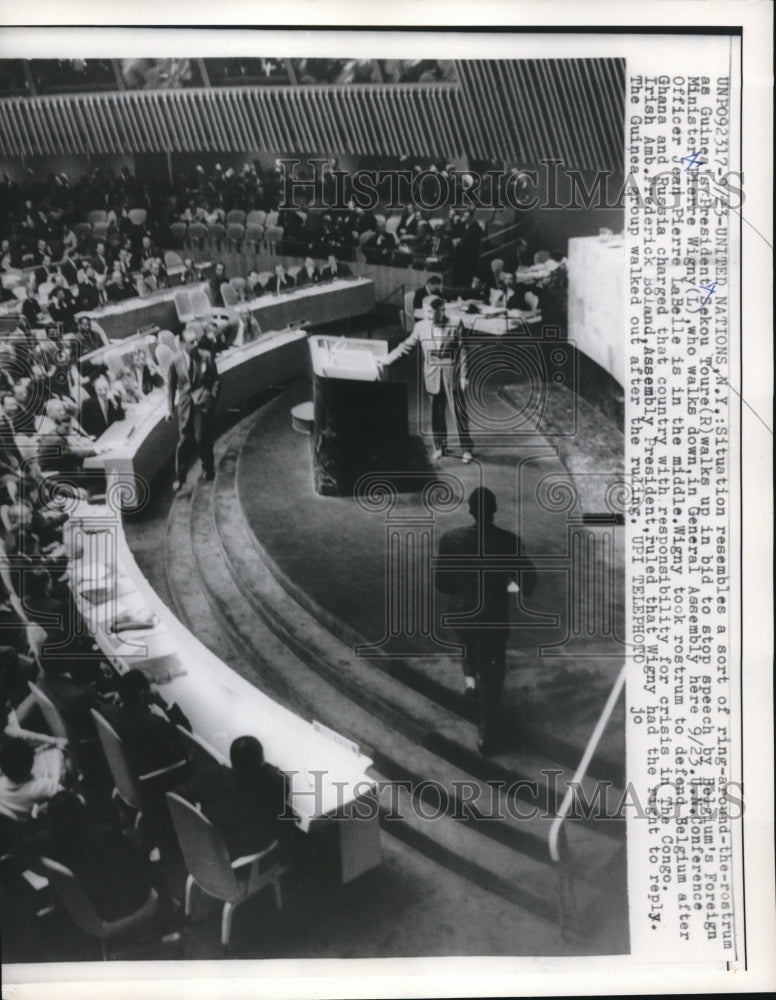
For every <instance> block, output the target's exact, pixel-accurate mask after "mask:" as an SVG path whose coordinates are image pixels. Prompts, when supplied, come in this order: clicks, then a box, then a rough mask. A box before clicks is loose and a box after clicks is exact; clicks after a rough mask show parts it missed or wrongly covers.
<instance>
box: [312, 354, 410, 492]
mask: <svg viewBox="0 0 776 1000" xmlns="http://www.w3.org/2000/svg"><path fill="white" fill-rule="evenodd" d="M309 344H310V356H311V360H312V368H313V405H314V411H315V424H314V429H313V474H314V480H315V490H316V492H317V493H320V494H321V495H322V496H337V497H341V496H352V495H353V487H354V486H355V484H356V483H357V482H358V479H359V478H360V477H361V476H362V475H364V474H365V473H367V472H390V471H401V470H402V469H405V468H406V463H407V450H408V442H409V425H408V420H407V388H406V386H405V385H403V384H402V383H397V382H388V381H385V380H383V379H382V378H381V376H380V371H379V369H378V366H377V359H378V358H379V357H384V356H385V355H386V354H387V353H388V344H387V343H386V341H384V340H359V339H355V338H345V337H336V336H323V335H314V336H311V337H310V340H309Z"/></svg>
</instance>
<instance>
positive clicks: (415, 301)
mask: <svg viewBox="0 0 776 1000" xmlns="http://www.w3.org/2000/svg"><path fill="white" fill-rule="evenodd" d="M430 295H436V296H437V297H438V298H441V297H442V296H441V294H440V293H437V292H430V291H429V290H428V289H427V288H426V286H425V285H423V287H422V288H418V289H417V290H416V291H415V294H414V295H413V296H412V308H413V309H421V308H422V307H423V300H424V299H427V298H428V297H429V296H430Z"/></svg>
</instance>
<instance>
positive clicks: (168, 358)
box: [156, 344, 178, 379]
mask: <svg viewBox="0 0 776 1000" xmlns="http://www.w3.org/2000/svg"><path fill="white" fill-rule="evenodd" d="M177 353H178V352H177V351H175V350H173V348H172V347H168V346H167V345H166V344H159V346H158V347H157V348H156V360H157V362H158V364H159V368H160V369H161V372H162V376H163V378H165V379H166V378H167V374H168V372H169V371H170V367H171V366H172V363H173V361H174V360H175V355H176V354H177Z"/></svg>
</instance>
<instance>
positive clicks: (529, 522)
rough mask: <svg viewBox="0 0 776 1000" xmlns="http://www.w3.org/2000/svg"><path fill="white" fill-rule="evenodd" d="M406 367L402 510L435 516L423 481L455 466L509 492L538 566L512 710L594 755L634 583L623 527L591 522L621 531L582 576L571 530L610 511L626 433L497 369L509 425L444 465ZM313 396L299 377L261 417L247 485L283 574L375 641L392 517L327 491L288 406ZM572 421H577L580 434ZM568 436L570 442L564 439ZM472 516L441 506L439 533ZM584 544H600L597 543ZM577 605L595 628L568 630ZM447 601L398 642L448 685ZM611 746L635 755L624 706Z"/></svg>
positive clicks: (555, 391) (463, 480)
mask: <svg viewBox="0 0 776 1000" xmlns="http://www.w3.org/2000/svg"><path fill="white" fill-rule="evenodd" d="M394 372H395V374H394V377H395V378H403V379H405V380H406V381H407V383H408V386H409V395H410V427H411V433H414V435H415V448H414V450H413V454H414V455H416V456H420V458H419V459H418V461H417V462H416V464H415V465H414V467H413V470H412V471H413V473H415V474H416V475H415V477H414V478H413V479H412V480H411V483H410V488H408V489H407V490H406V491H405V492H401V493H399V495H398V497H397V502H396V507H395V510H394V512H393V514H394V515H397V514H398V515H402V516H405V515H409V516H412V515H419V516H421V517H422V516H423V515H424V514H425V513H426V512H425V508H424V507H423V505H422V501H421V490H420V485H421V484H422V483H423V482H425V483H430V482H433V481H434V480H435V479H436V478H437V473H442V474H444V476H445V477H447V476H450V475H452V476H453V477H455V481H454V483H455V488H456V489H458V490H459V491H460V495H461V496H462V497H467V496H468V494H469V492H470V491H471V489H472V488H474V487H475V486H478V485H485V486H488V487H489V488H490V489H492V490H493V491H494V493H495V494H496V496H497V497H498V502H499V512H498V513H497V515H496V523H497V524H499V525H501V526H503V527H506V528H510V529H512V530H516V531H517V533H518V534H519V535H520V536H521V538H522V539H523V541H524V544H525V551H526V554H527V555H529V556H530V557H531V558H532V559H533V560H534V562H535V564H536V565H537V568H538V569H539V584H538V586H537V589H536V591H535V592H534V594H533V595H532V597H531V599H530V602H528V611H527V613H518V614H516V615H515V620H514V622H513V624H514V626H515V627H514V628H513V630H512V633H511V638H510V642H509V648H508V678H507V684H506V689H505V695H504V705H505V709H506V714H510V713H512V715H513V717H514V718H515V720H516V723H517V724H519V720H520V719H521V718H525V717H526V716H527V715H530V718H531V722H532V724H533V725H534V726H538V727H540V728H541V727H545V728H546V729H547V731H548V732H551V731H555V732H557V731H558V730H559V729H560V728H562V730H563V732H564V736H565V737H566V738H567V739H568V740H569V741H570V742H571V743H573V744H576V745H578V747H579V752H580V754H581V752H582V750H583V748H584V745H585V742H586V741H587V739H588V737H589V734H590V731H591V728H592V726H593V724H594V722H595V719H596V718H597V716H598V713H599V712H600V709H601V707H602V705H603V703H604V702H605V700H606V698H607V696H608V693H609V691H610V689H611V685H612V683H613V681H614V678H615V677H616V674H617V672H618V671H619V668H620V666H621V664H622V660H623V654H624V648H623V646H622V645H621V644H620V643H619V641H618V640H617V639H616V636H614V635H612V634H611V633H612V626H615V631H616V632H619V634H620V635H622V626H621V622H622V613H623V606H624V593H623V586H624V584H623V566H622V555H621V553H619V552H618V551H617V544H618V542H619V540H620V538H621V535H620V534H619V533H621V532H622V530H623V529H622V528H621V527H617V528H611V527H598V528H596V527H592V526H591V527H588V526H585V528H584V531H585V533H586V535H587V536H588V537H589V538H592V537H595V538H596V543H598V542H599V541H601V540H602V539H603V538H604V536H607V537H611V538H612V539H613V541H612V547H610V548H606V549H602V548H600V547H599V548H598V549H597V550H596V552H595V553H594V554H593V555H592V556H591V557H590V562H591V563H592V565H590V566H588V567H587V569H586V570H585V571H584V572H583V573H582V574H581V577H580V578H581V579H582V580H583V581H584V582H583V583H582V584H578V583H576V582H574V578H573V576H570V575H569V572H568V570H569V559H568V553H569V551H570V549H569V546H570V531H571V530H572V520H573V519H577V520H579V519H580V515H582V514H591V513H602V512H605V511H606V507H605V506H604V499H605V497H606V495H607V490H608V489H609V487H610V486H611V485H612V484H616V483H617V481H618V480H619V477H620V476H621V469H622V447H623V442H622V435H621V434H620V433H619V431H618V429H617V428H615V427H613V426H612V425H611V424H610V423H609V422H608V421H606V420H605V419H604V418H602V417H601V416H600V415H599V414H598V413H597V411H595V410H593V409H592V408H591V407H587V406H586V404H582V403H581V402H580V401H579V400H578V398H577V397H576V396H574V395H573V394H572V393H571V392H570V391H569V390H568V389H566V388H565V387H563V386H555V385H550V386H549V387H548V388H547V390H546V391H545V393H544V395H543V397H542V399H541V400H540V404H539V405H532V406H527V405H526V403H525V399H526V396H527V394H528V393H529V392H530V386H527V385H526V384H521V382H520V381H519V380H518V379H515V377H514V375H511V376H509V375H507V376H502V377H501V378H499V377H497V375H496V376H494V377H491V378H489V379H488V381H487V382H486V383H485V384H484V386H483V387H482V390H481V393H480V402H481V404H482V406H483V407H484V409H485V411H486V412H487V413H488V419H489V421H490V423H489V424H488V429H489V430H492V429H493V428H494V427H496V428H497V429H499V433H498V434H490V435H489V438H488V441H489V443H488V444H487V445H482V446H480V447H479V448H477V449H476V460H475V461H474V462H473V463H472V464H471V465H468V466H466V465H463V464H462V463H461V461H460V457H459V456H460V451H458V452H456V449H455V441H454V440H453V441H451V445H452V446H453V454H451V455H450V456H448V457H446V458H444V459H443V460H442V461H441V462H440V463H436V464H435V465H434V466H431V465H430V464H429V463H428V461H427V460H426V459H425V458H424V454H425V452H424V448H423V442H422V440H421V436H420V435H419V433H418V431H419V430H420V429H421V427H422V424H423V416H422V415H421V414H420V413H419V411H418V402H417V392H416V386H417V381H418V380H417V375H416V368H415V359H414V358H410V359H408V360H407V361H405V362H403V363H402V366H401V368H400V367H399V366H398V365H397V366H396V369H394ZM310 397H311V387H310V386H309V385H307V384H304V383H299V384H297V385H294V386H293V387H291V388H290V389H289V390H288V391H287V392H286V393H285V394H283V395H282V396H280V397H278V398H277V399H275V400H274V401H273V402H272V403H271V404H270V405H269V406H268V407H266V408H265V409H264V410H263V411H262V413H261V414H260V415H259V418H258V419H257V422H256V424H255V427H254V429H253V432H252V434H251V435H250V436H249V438H248V440H247V442H246V444H245V446H244V448H243V450H242V452H241V455H240V460H239V466H238V486H239V490H240V497H241V500H242V503H243V506H244V510H245V513H246V516H247V518H248V521H249V522H250V524H251V526H252V529H253V531H254V533H255V534H256V536H257V537H258V538H259V539H260V540H261V542H262V544H263V546H264V547H265V549H266V551H267V553H268V554H269V556H270V558H271V559H272V560H273V561H274V562H275V563H276V565H277V567H278V569H279V570H280V572H281V573H282V574H284V575H285V576H286V577H287V578H288V579H289V580H290V581H291V582H292V583H293V584H294V585H296V586H298V587H299V588H301V589H302V590H303V591H304V592H305V594H306V595H307V596H308V597H309V598H310V600H311V601H312V602H313V604H317V605H318V606H320V607H321V608H322V609H323V610H324V612H325V613H326V614H328V615H331V616H334V617H335V618H337V619H340V620H341V621H342V622H343V623H344V624H345V626H346V627H347V629H349V630H352V631H353V632H354V633H357V635H358V636H360V637H362V639H363V640H364V641H365V642H366V643H379V642H380V640H381V639H382V638H383V636H384V635H385V634H386V631H387V624H386V623H387V615H388V614H389V611H388V607H389V603H388V583H387V574H386V567H387V555H386V544H387V543H386V524H387V522H386V515H385V514H384V513H380V512H377V513H375V512H373V511H370V510H365V509H364V508H363V506H361V505H360V504H359V503H358V502H357V501H356V500H355V499H353V498H352V497H350V498H336V497H321V496H318V495H317V494H316V493H315V492H314V489H313V478H312V462H311V459H312V454H311V439H310V438H308V437H305V436H303V435H300V434H298V433H296V432H294V431H293V430H292V429H291V423H290V412H289V411H290V409H291V407H292V406H293V405H295V404H296V403H297V402H300V401H302V400H304V399H308V398H310ZM570 411H572V413H573V416H574V421H573V424H572V423H570V420H569V412H570ZM515 413H518V414H519V424H514V425H513V426H515V427H517V428H518V429H517V430H515V432H514V433H512V434H510V433H506V432H504V429H503V428H505V427H506V428H509V427H510V426H511V425H510V420H513V421H514V416H513V415H514V414H515ZM569 427H571V428H572V430H573V433H568V432H567V429H568V428H569ZM561 441H562V444H561V445H560V447H557V448H556V447H554V446H553V445H554V444H555V443H557V442H561ZM558 452H560V454H561V455H562V456H563V459H564V461H563V462H561V460H560V458H559V454H558ZM589 454H593V455H595V463H591V462H589V461H588V460H587V459H586V458H585V456H587V455H589ZM569 469H570V470H571V472H569ZM570 489H571V490H572V491H573V490H576V492H575V493H571V492H570ZM569 502H571V505H570V506H569ZM469 520H470V519H469V515H468V509H467V506H466V504H465V502H464V503H463V504H462V505H461V506H459V507H457V508H456V509H454V510H451V511H450V512H444V513H437V514H436V515H435V521H434V535H435V537H436V538H437V539H438V537H439V535H440V534H441V533H442V532H444V531H446V530H447V529H448V528H452V527H457V526H459V525H463V524H466V523H469ZM587 544H588V545H589V543H587ZM585 551H586V552H587V553H588V555H589V549H588V548H586V549H585ZM418 558H419V557H418ZM543 564H546V565H543ZM594 571H595V572H597V573H598V574H599V575H603V576H604V577H606V579H607V580H608V582H609V584H610V585H611V596H610V598H608V599H607V601H606V608H605V611H606V614H607V615H608V617H609V623H608V624H607V623H603V622H602V623H599V625H598V626H596V627H594V628H590V629H589V628H588V627H587V626H588V618H587V614H588V610H589V611H590V613H591V615H593V616H594V617H595V616H596V615H598V612H596V611H595V609H594V607H593V604H594V601H595V600H598V601H599V602H600V600H601V594H600V593H598V590H597V588H596V586H595V584H594V582H593V576H594ZM575 609H576V610H577V612H578V613H579V615H580V621H581V623H582V625H583V626H584V627H581V629H580V630H579V631H578V634H575V635H572V634H571V632H569V633H568V634H567V632H568V630H569V629H570V627H571V626H570V621H571V617H572V614H573V613H574V611H575ZM444 610H445V605H444V604H443V602H442V601H441V600H438V601H436V602H435V609H434V616H435V617H434V620H435V622H436V623H437V624H436V626H435V630H434V635H435V636H436V637H437V638H436V639H429V638H428V637H425V638H424V637H422V636H420V635H418V634H417V633H416V634H409V633H408V634H406V635H404V636H402V637H401V638H400V640H399V645H398V646H397V645H396V643H395V642H394V645H393V646H392V647H391V650H392V651H393V652H397V653H399V654H403V655H408V656H412V657H414V659H415V663H416V664H417V663H418V662H420V663H422V666H423V669H424V670H427V671H429V673H431V674H432V675H435V676H438V677H439V678H440V679H443V680H444V681H445V682H446V683H448V684H449V683H450V682H451V678H460V672H461V671H460V660H457V659H455V658H451V656H450V655H449V651H448V650H445V648H444V646H443V645H442V643H444V642H446V641H453V637H452V635H451V634H450V632H449V631H448V630H446V629H444V628H443V627H442V626H441V624H440V620H441V619H440V615H441V614H442V613H443V612H444ZM599 610H600V609H599ZM618 624H619V627H617V625H618ZM607 628H608V631H609V634H606V631H607ZM457 682H458V681H457V680H455V681H454V683H457ZM601 754H602V755H605V756H607V757H609V758H610V759H611V760H613V761H620V762H621V761H622V760H623V757H624V731H623V720H622V719H621V718H614V719H613V720H612V723H611V725H610V726H609V729H608V731H607V733H606V735H605V738H604V742H603V743H602V746H601Z"/></svg>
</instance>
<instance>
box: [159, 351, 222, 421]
mask: <svg viewBox="0 0 776 1000" xmlns="http://www.w3.org/2000/svg"><path fill="white" fill-rule="evenodd" d="M191 358H193V359H194V377H193V379H192V377H191V360H190V357H189V355H188V354H187V353H186V352H185V351H181V352H180V353H179V354H176V355H175V358H174V359H173V361H172V364H171V365H170V371H169V373H168V376H167V401H168V405H169V408H170V413H172V412H173V410H174V408H175V405H176V403H175V393H176V391H177V393H178V401H177V410H178V423H179V425H180V426H181V427H185V426H186V425H187V424H188V422H189V420H191V419H192V417H193V414H194V410H195V409H197V410H200V411H201V412H203V413H206V414H209V413H212V411H213V409H214V407H215V404H216V400H217V399H218V393H219V391H220V389H221V383H220V381H219V378H218V369H217V368H216V363H215V360H214V359H213V355H212V354H211V353H210V352H209V351H203V350H202V348H200V347H197V348H195V349H194V351H193V353H192V355H191Z"/></svg>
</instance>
